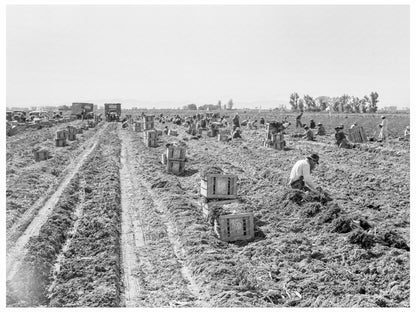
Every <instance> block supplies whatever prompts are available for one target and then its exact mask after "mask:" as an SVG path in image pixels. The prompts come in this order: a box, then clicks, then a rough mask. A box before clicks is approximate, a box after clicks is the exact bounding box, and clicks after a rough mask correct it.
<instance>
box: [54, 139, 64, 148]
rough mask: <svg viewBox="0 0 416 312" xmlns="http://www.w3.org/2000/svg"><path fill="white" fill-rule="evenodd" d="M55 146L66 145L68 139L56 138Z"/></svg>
mask: <svg viewBox="0 0 416 312" xmlns="http://www.w3.org/2000/svg"><path fill="white" fill-rule="evenodd" d="M55 146H56V147H64V146H66V139H65V138H63V139H55Z"/></svg>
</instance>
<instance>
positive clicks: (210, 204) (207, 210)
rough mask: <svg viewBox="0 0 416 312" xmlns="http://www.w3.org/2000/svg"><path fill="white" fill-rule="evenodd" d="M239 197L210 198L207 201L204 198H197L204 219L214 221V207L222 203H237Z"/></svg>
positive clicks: (222, 204)
mask: <svg viewBox="0 0 416 312" xmlns="http://www.w3.org/2000/svg"><path fill="white" fill-rule="evenodd" d="M239 201H240V200H239V199H226V200H211V201H208V200H207V199H206V198H201V199H200V200H199V206H200V207H201V210H202V214H203V215H204V219H205V221H208V222H210V223H211V222H212V224H213V223H214V219H213V218H214V215H213V212H214V210H215V209H217V208H220V207H222V206H224V205H228V204H233V203H239Z"/></svg>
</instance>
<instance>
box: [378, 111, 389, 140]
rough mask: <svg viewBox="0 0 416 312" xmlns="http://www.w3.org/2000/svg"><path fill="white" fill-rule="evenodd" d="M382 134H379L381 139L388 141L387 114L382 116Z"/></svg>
mask: <svg viewBox="0 0 416 312" xmlns="http://www.w3.org/2000/svg"><path fill="white" fill-rule="evenodd" d="M379 127H380V134H379V135H378V139H379V141H383V140H385V141H387V131H388V130H387V119H386V117H385V116H381V124H380V125H379Z"/></svg>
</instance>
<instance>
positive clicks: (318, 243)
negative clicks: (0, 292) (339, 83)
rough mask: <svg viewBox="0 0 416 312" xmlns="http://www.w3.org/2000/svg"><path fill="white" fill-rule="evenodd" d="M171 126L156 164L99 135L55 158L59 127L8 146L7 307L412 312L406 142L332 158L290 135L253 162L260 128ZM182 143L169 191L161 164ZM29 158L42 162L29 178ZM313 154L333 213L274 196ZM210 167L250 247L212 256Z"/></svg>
mask: <svg viewBox="0 0 416 312" xmlns="http://www.w3.org/2000/svg"><path fill="white" fill-rule="evenodd" d="M317 121H319V120H317ZM77 122H78V121H75V122H74V123H77ZM168 126H169V127H170V128H171V129H177V130H178V133H179V136H177V137H173V136H167V135H162V136H161V137H160V138H159V142H158V147H154V148H151V147H146V146H145V144H144V143H143V141H142V134H141V133H139V132H133V131H132V130H130V129H121V124H120V123H106V122H102V123H100V124H98V125H97V126H96V127H95V128H92V129H89V130H88V131H85V132H84V133H83V134H82V135H78V139H77V141H74V142H70V146H67V147H63V148H58V147H55V146H54V141H53V136H54V133H55V131H56V130H58V128H59V125H58V126H54V127H52V128H48V129H41V130H31V131H29V130H27V131H24V132H21V133H18V134H17V135H15V136H13V137H10V138H9V137H8V138H7V172H6V173H7V194H6V198H7V230H8V232H7V235H8V236H7V305H8V306H9V307H12V306H14V307H18V306H29V307H38V306H44V307H46V306H47V307H124V306H126V307H293V306H296V307H409V305H410V300H409V297H410V273H409V272H410V264H409V258H410V248H409V245H410V234H409V232H410V217H409V214H410V181H409V179H410V159H409V157H410V156H409V154H410V153H409V150H410V148H409V142H402V141H394V140H392V141H391V142H389V143H388V144H380V143H377V142H374V143H367V144H363V145H361V146H360V147H359V148H356V149H351V150H346V149H338V148H337V147H336V146H335V145H334V144H333V130H331V129H327V130H328V132H329V134H328V135H327V136H323V137H318V139H317V141H316V142H307V141H303V140H301V139H299V138H294V137H291V136H290V134H292V133H294V132H296V129H293V126H291V128H292V130H289V135H287V136H286V141H287V148H286V150H284V151H279V150H274V149H271V148H266V147H263V146H262V139H263V138H264V136H265V130H264V128H263V129H258V130H248V129H247V130H246V129H244V131H243V139H240V140H234V141H231V142H218V141H217V139H216V138H210V137H207V136H206V132H204V133H203V134H202V137H200V138H196V137H194V138H192V137H191V136H190V135H188V134H187V133H185V128H184V127H182V126H176V125H173V124H168ZM155 127H156V128H158V129H162V125H161V124H159V123H155ZM179 141H180V142H182V143H183V144H184V146H186V148H187V161H186V164H185V174H184V175H182V176H176V175H172V174H168V173H167V172H166V169H165V165H163V164H162V163H161V162H160V159H161V154H162V153H163V152H164V151H165V149H166V147H165V146H166V144H167V143H176V142H179ZM37 145H42V146H44V147H46V148H48V149H49V150H50V151H51V154H52V157H51V158H50V159H48V160H46V161H42V162H38V163H36V162H35V161H34V160H33V157H32V153H31V149H32V148H33V147H35V146H37ZM310 153H317V154H318V155H319V156H320V165H319V166H318V167H317V168H316V170H315V171H314V172H313V173H312V175H313V178H314V180H315V181H316V183H317V184H319V185H321V186H322V187H323V188H324V189H326V190H327V191H328V192H329V193H330V195H331V197H332V198H333V199H334V200H333V201H330V202H327V203H325V202H321V201H319V199H316V198H312V197H311V196H308V195H306V194H304V193H302V192H299V191H293V190H290V189H288V187H287V186H286V184H287V178H288V176H289V173H290V170H291V168H292V166H293V164H294V163H295V162H296V161H297V160H299V159H302V158H304V157H306V156H308V155H309V154H310ZM214 166H215V167H220V168H221V169H222V170H223V171H224V172H226V173H231V174H236V175H238V177H239V181H238V189H239V192H238V194H239V197H240V200H241V202H242V204H241V205H244V207H246V208H245V209H247V210H249V211H252V212H253V213H254V217H255V218H254V221H255V238H254V239H253V240H251V241H238V242H232V243H227V242H223V241H221V240H219V239H218V238H217V237H216V236H215V234H214V231H213V227H212V225H211V224H209V223H208V222H206V221H205V220H204V217H203V214H202V210H201V208H200V206H199V200H200V198H201V196H200V194H199V188H200V180H201V175H202V171H203V170H204V169H206V168H207V167H214Z"/></svg>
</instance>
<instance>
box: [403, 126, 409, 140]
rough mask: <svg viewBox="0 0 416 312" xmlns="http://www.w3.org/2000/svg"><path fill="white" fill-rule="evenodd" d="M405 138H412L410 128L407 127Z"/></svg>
mask: <svg viewBox="0 0 416 312" xmlns="http://www.w3.org/2000/svg"><path fill="white" fill-rule="evenodd" d="M404 138H405V139H409V138H410V126H407V127H406V129H405V130H404Z"/></svg>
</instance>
